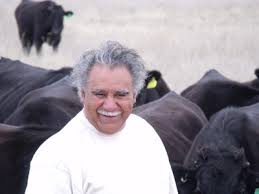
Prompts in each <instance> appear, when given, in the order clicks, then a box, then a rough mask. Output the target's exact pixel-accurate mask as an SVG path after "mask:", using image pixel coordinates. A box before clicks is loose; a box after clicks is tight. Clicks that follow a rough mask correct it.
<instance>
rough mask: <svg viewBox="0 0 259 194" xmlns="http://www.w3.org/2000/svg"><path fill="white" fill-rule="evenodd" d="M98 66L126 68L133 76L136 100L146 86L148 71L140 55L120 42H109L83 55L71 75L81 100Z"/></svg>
mask: <svg viewBox="0 0 259 194" xmlns="http://www.w3.org/2000/svg"><path fill="white" fill-rule="evenodd" d="M96 64H98V65H104V66H107V67H109V68H111V69H112V68H115V67H126V68H127V69H128V71H129V72H130V74H131V76H132V80H133V83H132V84H133V89H134V96H135V98H136V96H137V95H138V93H139V92H140V90H141V89H142V88H143V86H144V82H145V78H146V70H145V67H144V62H143V60H142V58H141V57H140V56H139V54H138V53H137V52H136V51H135V50H133V49H129V48H127V47H124V46H122V45H121V44H120V43H118V42H115V41H107V42H105V43H104V44H102V45H101V47H100V48H99V49H93V50H88V51H86V52H85V53H83V55H82V56H81V57H80V59H79V60H78V61H77V62H76V64H75V65H74V68H73V71H72V74H71V78H72V84H73V86H75V87H76V88H77V90H78V94H79V97H80V98H81V94H82V91H83V90H84V89H85V87H86V84H87V81H88V76H89V72H90V71H91V69H92V68H93V66H94V65H96ZM81 100H82V99H81Z"/></svg>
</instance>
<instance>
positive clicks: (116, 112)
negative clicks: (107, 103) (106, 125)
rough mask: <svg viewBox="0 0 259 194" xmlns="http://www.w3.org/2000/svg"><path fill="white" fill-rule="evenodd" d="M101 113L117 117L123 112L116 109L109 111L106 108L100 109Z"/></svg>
mask: <svg viewBox="0 0 259 194" xmlns="http://www.w3.org/2000/svg"><path fill="white" fill-rule="evenodd" d="M97 112H98V113H99V114H100V115H103V116H106V117H117V116H119V115H120V114H121V112H120V111H115V112H107V111H104V110H98V111H97Z"/></svg>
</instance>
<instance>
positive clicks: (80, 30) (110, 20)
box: [0, 0, 259, 92]
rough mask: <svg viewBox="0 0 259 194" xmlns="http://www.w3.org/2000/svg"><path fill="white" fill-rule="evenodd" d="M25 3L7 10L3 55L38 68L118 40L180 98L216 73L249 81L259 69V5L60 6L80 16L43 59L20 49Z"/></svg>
mask: <svg viewBox="0 0 259 194" xmlns="http://www.w3.org/2000/svg"><path fill="white" fill-rule="evenodd" d="M19 1H20V0H9V1H8V2H6V3H5V4H1V7H0V17H1V20H0V26H1V30H0V42H1V45H0V55H2V56H5V57H10V58H12V59H19V60H21V61H23V62H26V63H29V64H32V65H35V66H41V67H45V68H55V69H57V68H59V67H62V66H72V65H73V63H74V61H75V60H76V59H77V58H78V57H79V56H80V55H81V54H82V52H83V51H84V50H86V49H88V48H93V47H96V46H97V45H99V44H100V43H101V42H103V41H105V40H108V39H110V40H118V41H120V42H122V43H124V44H126V45H128V46H129V47H132V48H135V49H136V50H137V51H139V53H140V54H141V55H142V56H143V58H144V60H145V61H146V62H147V67H148V68H149V69H159V70H160V71H161V72H162V73H163V75H164V78H165V79H166V81H167V82H168V83H169V85H170V87H171V89H172V90H175V91H177V92H180V91H182V90H183V89H184V88H186V87H187V86H189V85H190V84H192V83H194V82H195V81H197V80H198V79H199V78H200V77H201V76H202V75H203V74H204V73H205V72H206V71H207V70H209V69H211V68H215V69H217V70H219V71H220V72H222V73H223V74H224V75H226V76H228V77H229V78H231V79H235V80H240V81H246V80H249V79H253V78H254V74H253V71H254V69H255V68H256V67H258V64H259V53H258V51H259V9H258V7H259V1H258V0H246V1H244V0H242V1H241V0H232V1H231V0H228V1H226V2H225V1H223V0H221V1H220V0H214V1H210V2H209V3H206V0H198V1H195V0H170V1H168V0H155V1H150V0H127V1H126V0H124V1H122V0H110V1H103V0H95V1H83V0H75V1H71V0H59V1H57V2H59V3H61V4H62V5H63V7H64V8H65V9H71V10H73V11H74V12H75V15H74V16H73V17H71V18H67V19H66V20H65V29H64V31H63V35H62V38H63V39H62V42H61V44H60V48H59V50H58V52H57V53H54V52H53V51H52V50H51V49H50V48H49V47H48V46H47V45H44V47H43V54H42V56H40V57H39V56H37V55H36V54H35V51H33V52H32V54H31V55H30V56H26V55H24V53H23V52H22V50H21V45H20V43H19V39H18V32H17V28H16V23H15V20H14V15H13V14H14V9H15V7H16V6H17V5H18V3H19Z"/></svg>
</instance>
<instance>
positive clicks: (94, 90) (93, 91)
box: [91, 89, 104, 94]
mask: <svg viewBox="0 0 259 194" xmlns="http://www.w3.org/2000/svg"><path fill="white" fill-rule="evenodd" d="M91 92H92V93H94V94H95V93H100V92H104V90H102V89H92V90H91Z"/></svg>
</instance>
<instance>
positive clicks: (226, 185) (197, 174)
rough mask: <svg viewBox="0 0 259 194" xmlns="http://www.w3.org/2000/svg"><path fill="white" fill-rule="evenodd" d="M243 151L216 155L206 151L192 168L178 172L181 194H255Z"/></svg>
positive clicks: (210, 150) (201, 152) (201, 151)
mask: <svg viewBox="0 0 259 194" xmlns="http://www.w3.org/2000/svg"><path fill="white" fill-rule="evenodd" d="M249 165H250V164H249V162H248V161H247V159H246V156H245V153H244V150H243V149H237V148H233V149H231V150H223V151H222V150H221V151H218V150H217V151H216V150H215V149H211V148H209V147H203V148H202V149H200V150H199V151H198V158H197V160H194V161H192V166H188V168H187V167H182V169H181V171H180V170H178V175H177V178H176V182H177V186H178V187H179V194H187V193H189V194H218V193H227V194H252V193H253V192H254V190H255V185H256V183H255V180H256V179H255V178H254V175H252V173H250V172H249Z"/></svg>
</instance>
